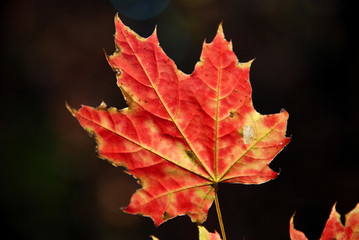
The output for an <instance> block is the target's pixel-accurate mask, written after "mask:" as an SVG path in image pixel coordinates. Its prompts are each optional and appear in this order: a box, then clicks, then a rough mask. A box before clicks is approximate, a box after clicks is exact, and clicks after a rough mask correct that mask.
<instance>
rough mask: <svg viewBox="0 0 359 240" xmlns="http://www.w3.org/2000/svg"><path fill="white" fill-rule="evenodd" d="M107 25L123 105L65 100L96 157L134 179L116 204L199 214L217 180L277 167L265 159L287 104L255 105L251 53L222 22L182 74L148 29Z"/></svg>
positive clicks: (255, 176)
mask: <svg viewBox="0 0 359 240" xmlns="http://www.w3.org/2000/svg"><path fill="white" fill-rule="evenodd" d="M115 25H116V34H115V44H116V51H115V53H114V54H113V55H111V56H108V57H107V59H108V62H109V64H110V65H111V67H112V69H113V70H114V71H116V72H117V75H116V76H117V85H118V86H119V88H120V89H121V91H122V93H123V95H124V97H125V99H126V101H127V104H128V108H124V109H122V110H117V109H116V108H113V107H111V108H107V107H106V105H105V103H102V104H101V105H100V106H99V107H98V108H92V107H88V106H83V107H82V108H81V109H79V110H75V109H72V108H70V107H68V108H69V110H70V111H71V112H72V114H73V115H74V116H75V117H76V118H77V119H78V121H79V122H80V124H81V125H82V127H83V128H85V129H86V130H87V131H88V132H89V133H91V134H94V135H95V138H96V141H97V144H98V152H99V157H100V158H103V159H107V160H109V161H110V162H111V163H112V164H113V165H115V166H124V167H126V168H127V169H128V173H130V174H131V175H132V176H134V177H135V178H137V179H139V183H140V184H141V185H142V188H141V189H139V190H137V191H136V193H135V194H134V195H133V196H132V198H131V201H130V204H129V206H128V207H127V208H125V209H124V211H125V212H128V213H132V214H142V215H144V216H149V217H151V218H152V219H153V221H154V222H155V224H156V225H159V224H161V223H163V222H164V221H166V220H168V219H170V218H174V217H176V216H178V215H184V214H187V215H189V216H190V217H191V219H192V221H194V222H198V223H202V222H204V221H205V220H206V218H207V213H208V209H209V208H210V206H211V205H212V203H213V200H214V198H215V191H216V189H217V185H218V183H220V182H228V183H242V184H260V183H264V182H267V181H269V180H271V179H274V178H275V177H276V176H277V175H278V173H276V172H274V171H272V170H271V169H270V168H269V166H268V165H269V163H270V162H271V161H272V159H273V158H274V157H275V156H276V155H277V154H278V153H279V152H280V151H281V150H282V149H283V148H284V146H285V145H287V144H288V142H289V138H286V137H285V133H286V126H287V119H288V113H287V112H286V111H284V110H283V111H281V112H280V113H278V114H272V115H261V114H259V113H258V112H257V111H256V110H255V109H254V107H253V105H252V99H251V94H252V93H251V91H252V90H251V86H250V83H249V69H250V65H251V61H250V62H247V63H239V62H238V60H237V57H236V56H235V54H234V53H233V51H232V43H231V42H228V41H226V40H225V38H224V34H223V31H222V26H221V25H220V26H219V28H218V32H217V35H216V37H215V38H214V40H213V42H212V43H209V44H208V43H204V44H203V51H202V54H201V59H200V62H198V63H197V64H196V67H195V70H194V72H193V73H192V74H191V75H187V74H184V73H183V72H181V71H180V70H178V69H177V67H176V65H175V63H174V62H173V61H172V60H171V59H169V58H168V56H167V55H166V54H165V53H164V52H163V50H162V49H161V47H160V46H159V42H158V39H157V36H156V31H154V33H153V34H152V35H151V36H150V37H148V38H146V39H145V38H142V37H140V36H138V35H137V34H136V33H135V32H133V31H132V30H130V29H129V28H128V27H126V26H125V25H124V24H123V23H122V22H121V20H120V19H119V18H118V16H116V18H115Z"/></svg>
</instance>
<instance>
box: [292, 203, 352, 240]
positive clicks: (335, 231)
mask: <svg viewBox="0 0 359 240" xmlns="http://www.w3.org/2000/svg"><path fill="white" fill-rule="evenodd" d="M293 218H294V216H293V217H292V218H291V219H290V227H289V231H290V238H291V240H308V239H307V237H306V236H305V235H304V233H302V232H301V231H298V230H296V229H294V224H293ZM319 240H359V203H358V204H357V205H356V207H355V208H354V209H353V210H352V211H350V212H349V213H348V214H346V215H345V225H343V224H342V222H341V221H340V215H339V213H338V212H337V210H336V209H335V204H334V206H333V208H332V211H331V213H330V216H329V218H328V221H327V223H326V224H325V227H324V230H323V233H322V236H321V237H320V239H319Z"/></svg>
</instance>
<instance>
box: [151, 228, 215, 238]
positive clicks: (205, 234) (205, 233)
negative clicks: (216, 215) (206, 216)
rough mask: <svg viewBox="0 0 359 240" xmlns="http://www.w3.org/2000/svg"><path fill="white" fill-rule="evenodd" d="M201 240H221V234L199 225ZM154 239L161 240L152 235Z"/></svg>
mask: <svg viewBox="0 0 359 240" xmlns="http://www.w3.org/2000/svg"><path fill="white" fill-rule="evenodd" d="M198 232H199V240H221V236H219V234H218V233H217V232H215V233H210V232H208V231H207V229H206V228H205V227H203V226H198ZM151 238H152V240H159V239H158V238H156V237H155V236H151Z"/></svg>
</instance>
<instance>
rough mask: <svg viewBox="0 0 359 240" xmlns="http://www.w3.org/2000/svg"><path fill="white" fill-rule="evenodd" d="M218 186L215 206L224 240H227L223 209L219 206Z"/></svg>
mask: <svg viewBox="0 0 359 240" xmlns="http://www.w3.org/2000/svg"><path fill="white" fill-rule="evenodd" d="M217 192H218V186H216V189H215V200H214V202H215V204H216V211H217V217H218V221H219V226H220V228H221V233H222V240H227V238H226V232H225V231H224V225H223V220H222V213H221V208H220V206H219V201H218V195H217Z"/></svg>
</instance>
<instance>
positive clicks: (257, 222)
mask: <svg viewBox="0 0 359 240" xmlns="http://www.w3.org/2000/svg"><path fill="white" fill-rule="evenodd" d="M351 2H352V4H353V5H350V4H349V3H348V2H346V1H340V0H332V1H330V0H326V1H325V0H225V1H219V0H196V1H194V0H173V1H170V0H163V1H159V0H158V1H154V0H153V1H146V3H143V1H138V0H137V1H134V0H133V1H129V0H128V1H120V0H112V1H109V0H108V1H94V0H93V1H89V0H86V1H85V0H82V1H54V0H47V1H45V0H34V1H26V0H15V1H5V2H4V1H3V2H2V4H1V5H2V10H1V11H2V12H1V60H0V61H1V66H0V68H1V69H0V76H1V103H2V107H1V109H2V111H1V112H2V113H1V115H0V116H1V126H0V127H1V128H0V130H1V132H0V133H1V138H0V139H1V170H0V171H1V172H0V180H1V202H0V208H1V218H2V220H3V224H2V225H1V234H2V235H3V236H6V235H7V234H9V235H8V236H11V239H130V240H132V239H136V240H137V239H149V237H148V236H149V235H152V234H154V235H155V236H157V237H159V238H160V239H161V240H165V239H173V240H176V239H197V230H196V226H195V224H193V223H191V221H190V219H189V218H188V217H177V218H175V219H173V220H170V221H168V222H166V223H164V224H163V225H161V226H160V227H158V228H155V227H154V225H153V223H152V221H151V220H150V219H149V218H144V217H141V216H133V215H128V214H124V213H122V212H121V211H120V210H119V209H120V207H123V206H127V204H128V202H129V200H130V197H131V195H132V193H133V192H134V191H135V189H136V188H138V187H139V185H137V184H136V181H135V180H134V179H133V178H132V177H130V176H128V175H127V174H125V173H124V172H123V171H122V169H120V168H115V167H113V166H111V165H110V164H108V163H107V162H106V161H103V160H99V159H97V157H96V155H97V154H96V152H95V141H94V139H92V138H89V137H88V134H87V133H86V132H85V131H84V130H83V129H82V128H81V127H80V126H79V124H78V123H77V121H76V119H74V118H73V117H72V116H71V114H70V113H69V112H68V111H67V110H66V108H65V101H68V103H69V104H70V105H71V106H73V107H76V108H78V107H80V104H86V105H90V106H97V105H99V104H100V102H101V101H102V100H104V101H105V102H106V103H107V104H108V105H109V106H115V107H118V108H123V107H125V103H124V101H123V97H122V95H121V92H120V90H119V89H118V88H117V86H116V83H115V74H114V73H113V71H112V70H111V68H110V67H109V65H108V64H107V62H106V59H105V56H104V52H103V50H105V51H106V52H107V53H109V54H111V53H112V52H113V51H114V42H113V34H114V23H113V19H114V16H115V14H116V12H119V16H120V17H121V19H122V20H123V21H124V23H125V24H126V25H128V26H129V27H131V28H132V29H133V30H135V31H136V32H138V33H139V34H140V35H142V36H145V37H147V36H149V34H151V32H152V31H153V29H154V27H155V25H156V24H157V27H158V29H157V30H158V36H159V40H160V43H161V46H162V47H163V48H164V50H165V52H166V53H168V55H169V56H170V57H171V58H172V59H174V60H175V61H176V63H177V65H178V66H179V68H180V69H181V70H182V71H184V72H186V73H191V72H192V71H193V69H194V65H195V63H196V62H197V61H198V59H199V56H200V52H201V47H202V43H203V40H204V39H207V41H212V39H213V37H214V35H215V33H216V30H217V27H218V24H219V23H220V22H221V21H222V20H223V28H224V33H225V35H226V38H227V39H228V40H230V39H231V40H232V41H233V46H234V52H235V53H236V54H237V56H238V58H239V61H241V62H245V61H248V60H251V59H253V58H256V60H255V61H254V63H253V65H252V69H251V83H252V87H253V102H254V106H255V107H256V109H257V111H259V112H260V113H262V114H269V113H275V112H279V111H280V109H281V108H285V109H286V110H287V111H288V112H289V113H290V118H289V125H288V131H287V132H288V135H291V136H292V141H291V143H290V144H289V145H288V146H287V147H286V148H285V149H284V150H283V151H282V152H281V153H280V154H279V155H278V156H277V157H276V158H275V160H274V161H273V162H272V164H271V167H272V168H273V169H275V170H277V171H279V170H280V171H281V174H280V176H279V177H278V178H277V179H275V180H274V181H271V182H269V183H266V184H263V185H259V186H245V185H238V184H223V185H220V190H219V197H220V202H221V206H222V214H223V215H224V223H225V227H226V230H227V237H228V239H232V240H233V239H246V240H251V239H253V240H254V239H289V229H288V225H289V219H290V217H291V216H292V214H293V213H294V212H296V215H295V226H296V228H297V229H300V230H302V231H304V232H305V233H306V235H307V237H308V238H309V239H319V237H320V235H321V232H322V230H323V227H324V224H325V222H326V219H327V218H328V215H329V212H330V210H331V207H332V205H333V204H334V203H335V202H337V210H338V211H339V212H340V213H341V214H345V213H347V212H348V211H350V210H351V209H353V208H354V206H355V205H356V203H357V202H359V164H358V163H359V160H358V150H357V149H358V147H357V146H358V133H359V131H358V121H359V115H358V107H357V104H358V103H359V99H358V94H357V92H358V90H359V89H358V81H359V74H358V68H359V60H358V59H359V52H358V34H357V30H358V25H357V23H358V21H357V17H356V16H355V14H356V12H357V10H356V9H357V7H356V6H355V5H354V4H355V1H351ZM129 3H132V4H133V3H137V4H139V5H138V6H137V7H134V8H133V9H131V8H130V7H129V5H128V4H129ZM141 4H142V5H141ZM146 4H147V5H146ZM204 225H205V226H206V227H207V228H208V229H209V230H211V231H214V229H217V230H218V231H219V226H218V223H217V217H216V213H215V207H214V206H212V207H211V209H210V212H209V216H208V220H207V222H205V224H204Z"/></svg>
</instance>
